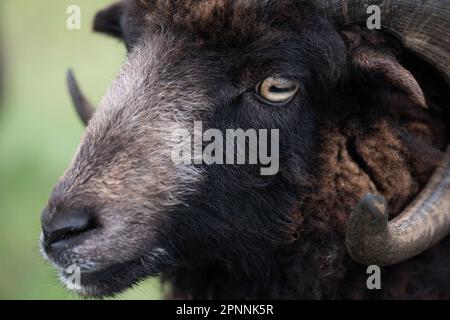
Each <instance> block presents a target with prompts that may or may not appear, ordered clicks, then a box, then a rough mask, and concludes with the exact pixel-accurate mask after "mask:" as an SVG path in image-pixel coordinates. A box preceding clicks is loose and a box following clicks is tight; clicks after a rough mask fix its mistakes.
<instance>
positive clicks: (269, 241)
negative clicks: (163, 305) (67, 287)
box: [41, 0, 450, 299]
mask: <svg viewBox="0 0 450 320" xmlns="http://www.w3.org/2000/svg"><path fill="white" fill-rule="evenodd" d="M419 3H421V2H420V1H400V0H399V1H390V2H389V3H387V4H386V3H385V2H382V3H381V2H379V1H376V4H378V5H379V6H380V8H381V11H382V23H383V27H384V29H383V30H382V31H379V30H367V29H366V28H364V26H361V25H360V24H359V22H361V21H364V18H365V17H366V15H365V8H366V6H367V5H368V4H372V3H371V2H370V1H294V0H280V1H256V0H250V1H244V0H237V1H234V0H209V1H203V0H196V1H194V0H183V1H176V2H172V1H164V0H139V1H137V0H129V1H122V2H118V3H115V4H113V5H112V6H110V7H108V8H106V9H104V10H102V11H100V12H99V13H98V14H97V16H96V18H95V21H94V29H95V31H97V32H101V33H104V34H108V35H111V36H113V37H116V38H118V39H121V40H122V41H123V42H124V44H125V46H126V48H127V51H128V54H127V59H126V62H125V63H124V65H123V67H122V69H121V71H120V73H119V75H118V77H117V79H116V80H115V82H114V83H113V84H112V86H111V88H110V89H109V90H108V92H107V94H106V95H105V96H104V97H103V99H102V101H101V103H100V105H99V106H98V108H97V109H96V110H95V111H94V109H93V107H92V105H90V104H89V102H88V100H87V99H86V98H85V97H84V96H83V94H82V93H81V91H80V88H79V86H78V84H77V82H76V80H75V78H74V75H73V73H72V72H69V74H68V84H69V89H70V92H71V95H72V98H73V101H74V104H75V106H76V108H77V110H78V112H79V114H80V116H81V118H82V120H83V121H84V122H85V123H86V124H87V129H86V132H85V133H84V135H83V138H82V141H81V144H80V147H79V148H78V150H77V152H76V154H75V156H74V159H73V161H72V163H71V164H70V166H69V168H68V170H67V171H66V172H65V173H64V175H63V176H62V177H61V179H60V180H59V182H58V183H57V185H56V186H55V188H54V189H53V191H52V194H51V196H50V199H49V201H48V204H47V207H46V208H45V209H44V210H43V212H42V228H43V233H42V237H41V246H42V252H43V254H44V256H45V257H46V258H47V259H48V260H50V261H51V262H52V263H53V265H55V266H56V268H57V270H58V271H59V274H60V278H61V280H62V282H63V283H66V284H68V282H69V279H70V274H69V273H68V272H67V271H66V268H67V267H68V266H71V265H76V266H77V267H78V268H79V270H80V272H81V277H80V281H81V283H80V286H79V287H76V288H74V289H73V290H74V291H75V292H77V293H78V294H80V295H83V296H91V297H103V296H110V295H114V294H116V293H118V292H121V291H123V290H125V289H127V288H129V287H131V286H132V285H134V284H136V283H138V282H139V281H141V280H142V279H145V278H147V277H151V276H157V275H159V276H160V277H161V280H162V281H163V282H164V283H167V284H169V286H168V288H169V289H168V290H167V292H165V294H166V297H167V298H188V299H223V298H227V299H257V298H264V299H337V298H339V299H365V298H375V299H381V298H445V297H447V298H448V297H450V280H449V279H450V278H449V277H448V272H447V270H448V267H447V266H448V265H449V263H450V254H449V253H448V250H449V246H450V240H449V239H448V238H445V236H446V235H447V234H448V233H449V220H450V216H449V211H450V210H449V200H450V195H449V192H450V187H449V185H450V182H449V176H450V174H449V167H450V165H449V161H450V156H449V152H448V151H447V152H446V151H445V150H446V147H447V144H448V142H449V130H448V128H449V125H450V123H449V116H448V112H449V110H450V109H449V101H450V99H449V94H448V85H449V83H450V81H449V79H450V70H449V65H450V64H449V63H448V59H449V54H450V46H449V39H448V31H449V29H450V19H449V15H450V3H449V1H447V0H446V1H428V2H427V3H426V4H421V5H420V8H419ZM415 7H417V8H415ZM419 9H420V10H421V11H420V10H419ZM430 15H433V17H434V18H433V19H428V16H430ZM411 19H416V20H415V23H411V24H409V23H408V21H410V20H411ZM422 21H423V22H422ZM405 25H406V26H409V27H405ZM195 121H201V122H202V123H203V127H204V129H205V130H206V129H216V130H219V131H220V132H224V131H225V130H226V129H238V128H242V129H244V130H246V129H251V128H255V129H278V130H279V160H280V162H279V170H278V172H277V173H276V174H274V175H268V176H263V175H261V174H260V171H259V169H260V167H261V165H218V164H208V165H207V164H205V163H197V164H184V165H176V164H174V162H173V161H171V151H172V150H173V147H174V141H173V140H172V139H171V138H170V137H171V135H172V134H173V132H174V131H176V130H179V129H183V130H187V131H188V132H192V130H193V123H194V122H195ZM414 199H416V200H415V202H414V203H413V205H412V206H408V205H409V204H410V203H411V202H412V201H413V200H414ZM405 208H406V209H405ZM388 209H389V210H388ZM388 217H389V218H394V217H399V219H395V220H394V221H390V222H388ZM405 240H407V241H409V242H405ZM428 249H429V250H428ZM364 264H365V265H367V264H376V265H380V266H386V267H385V268H383V269H382V272H383V285H382V289H381V290H368V288H367V287H366V277H367V274H366V269H365V266H364Z"/></svg>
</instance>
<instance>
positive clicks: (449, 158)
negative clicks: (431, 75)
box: [318, 0, 450, 266]
mask: <svg viewBox="0 0 450 320" xmlns="http://www.w3.org/2000/svg"><path fill="white" fill-rule="evenodd" d="M318 3H319V5H320V7H321V8H322V9H323V10H324V12H325V13H326V14H327V15H328V16H329V18H330V19H332V20H333V22H334V23H335V24H336V25H337V26H345V25H350V24H355V23H359V22H361V23H362V22H364V21H365V20H366V19H367V18H368V17H369V14H368V13H367V8H368V6H370V5H377V6H379V8H380V9H381V10H380V11H381V25H382V29H383V30H384V31H387V32H389V33H391V34H393V35H395V36H396V37H397V38H398V39H399V40H401V42H402V43H403V45H404V46H405V47H406V48H408V49H410V50H411V51H412V52H414V53H415V54H417V55H418V56H420V57H422V58H423V59H425V60H426V61H428V62H429V63H430V64H431V65H432V66H434V67H435V68H436V70H438V71H440V72H441V73H442V75H443V76H444V77H445V80H446V81H447V85H449V86H450V36H449V33H450V0H372V1H369V0H340V1H339V0H322V1H318ZM449 233H450V146H449V147H448V148H447V150H446V152H445V155H444V158H443V160H442V163H441V164H440V165H439V166H438V168H437V169H436V171H435V173H434V174H433V176H432V178H431V179H430V181H429V182H428V184H427V186H426V187H425V188H424V190H422V192H421V193H420V194H419V195H418V196H417V197H416V199H415V200H414V201H413V202H412V203H411V205H410V206H409V207H408V208H406V209H405V210H404V211H403V212H402V213H401V214H400V215H399V216H398V217H397V218H395V219H393V220H392V221H388V212H387V207H386V202H385V200H384V198H383V197H381V196H376V195H372V194H368V195H366V196H365V197H364V198H363V199H362V200H361V201H360V202H359V204H358V205H357V207H356V208H355V210H354V211H353V212H352V214H351V216H350V219H349V222H348V226H347V233H346V245H347V249H348V251H349V253H350V255H351V256H352V257H353V258H354V259H355V260H356V261H358V262H360V263H362V264H366V265H371V264H375V265H380V266H384V265H391V264H395V263H398V262H401V261H404V260H407V259H409V258H411V257H414V256H416V255H418V254H420V253H421V252H423V251H425V250H427V249H428V248H430V247H431V246H433V245H434V244H436V243H437V242H439V241H440V240H441V239H443V238H444V237H445V236H446V235H448V234H449Z"/></svg>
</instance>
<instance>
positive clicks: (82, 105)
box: [67, 70, 95, 125]
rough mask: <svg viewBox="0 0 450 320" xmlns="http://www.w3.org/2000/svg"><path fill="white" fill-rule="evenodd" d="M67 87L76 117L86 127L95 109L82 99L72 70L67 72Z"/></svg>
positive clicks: (82, 96)
mask: <svg viewBox="0 0 450 320" xmlns="http://www.w3.org/2000/svg"><path fill="white" fill-rule="evenodd" d="M67 86H68V87H69V92H70V97H71V98H72V102H73V104H74V106H75V109H76V110H77V113H78V116H79V117H80V119H81V121H83V123H84V125H87V124H88V122H89V120H90V119H91V118H92V115H93V114H94V111H95V108H94V107H93V106H92V104H91V103H90V102H89V101H88V100H87V99H86V98H85V97H84V95H83V93H82V92H81V90H80V87H79V86H78V83H77V80H76V79H75V76H74V74H73V71H72V70H68V71H67Z"/></svg>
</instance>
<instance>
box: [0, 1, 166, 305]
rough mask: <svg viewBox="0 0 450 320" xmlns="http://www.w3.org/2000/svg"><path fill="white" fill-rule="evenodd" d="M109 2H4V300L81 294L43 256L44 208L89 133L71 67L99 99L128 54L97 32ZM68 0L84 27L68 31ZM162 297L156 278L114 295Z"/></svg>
mask: <svg viewBox="0 0 450 320" xmlns="http://www.w3.org/2000/svg"><path fill="white" fill-rule="evenodd" d="M109 3H111V0H96V1H93V0H1V1H0V32H1V37H0V40H1V42H2V51H4V52H3V60H4V62H5V65H4V69H6V74H5V75H4V80H5V81H4V82H5V83H4V84H5V88H4V93H5V95H4V97H3V99H2V102H1V105H0V299H77V297H76V296H74V295H72V294H71V293H69V292H68V291H67V290H66V289H64V288H63V287H62V286H61V285H60V284H59V283H58V280H57V277H56V274H55V272H54V270H53V269H52V267H51V266H50V265H49V264H48V263H47V262H45V261H43V259H42V258H41V257H40V254H39V246H38V239H39V234H40V212H41V210H42V209H43V208H44V206H45V204H46V201H47V198H48V196H49V194H50V192H51V189H52V187H53V185H54V184H55V182H56V181H57V179H58V177H59V176H60V175H61V174H62V173H63V171H64V169H65V168H66V166H67V165H68V163H69V161H70V160H71V157H72V155H73V153H74V152H75V149H76V147H77V145H78V143H79V140H80V137H81V134H82V132H83V126H82V125H81V122H80V121H79V120H78V118H77V116H76V114H75V111H74V110H73V107H72V105H71V103H70V100H69V95H68V92H67V89H66V85H65V73H66V70H67V68H68V67H72V68H73V69H74V70H75V73H76V75H77V77H78V79H79V80H80V83H81V86H82V88H83V90H84V91H85V93H86V95H87V96H88V97H89V98H90V99H91V100H92V101H93V102H96V103H97V102H98V101H99V100H100V98H101V96H102V94H103V93H104V92H105V90H106V89H107V87H108V86H109V85H110V83H111V81H112V80H113V79H114V77H115V75H116V73H117V72H118V70H119V67H120V65H121V62H122V61H123V58H124V56H125V49H124V47H123V45H122V44H121V43H120V42H118V41H117V40H114V39H112V38H108V37H105V36H102V35H98V34H94V33H92V31H91V22H92V19H93V16H94V15H95V13H96V12H97V11H98V10H99V9H101V8H103V7H105V6H106V5H108V4H109ZM69 5H78V6H79V7H80V8H81V30H72V31H71V30H68V29H67V28H66V20H67V18H68V14H67V13H66V10H67V7H68V6H69ZM159 297H160V285H159V282H158V281H157V280H156V279H153V280H148V281H146V282H143V283H142V284H141V285H139V286H138V287H136V288H134V289H131V290H129V291H128V292H125V293H124V294H121V295H119V296H117V297H116V298H118V299H157V298H159Z"/></svg>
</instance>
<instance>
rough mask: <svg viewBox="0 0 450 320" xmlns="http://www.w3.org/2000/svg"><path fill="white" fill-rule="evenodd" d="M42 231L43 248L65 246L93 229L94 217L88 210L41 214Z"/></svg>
mask: <svg viewBox="0 0 450 320" xmlns="http://www.w3.org/2000/svg"><path fill="white" fill-rule="evenodd" d="M41 222H42V231H43V235H44V239H43V240H44V244H45V246H47V247H49V246H57V245H61V244H65V243H67V242H68V241H70V240H73V239H74V238H77V237H79V236H81V235H82V234H84V233H86V232H87V231H89V230H92V229H94V228H95V223H94V217H93V215H92V213H91V212H90V211H88V210H84V209H78V210H68V211H61V212H56V213H54V214H50V212H49V210H48V209H45V210H44V211H43V213H42V219H41Z"/></svg>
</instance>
